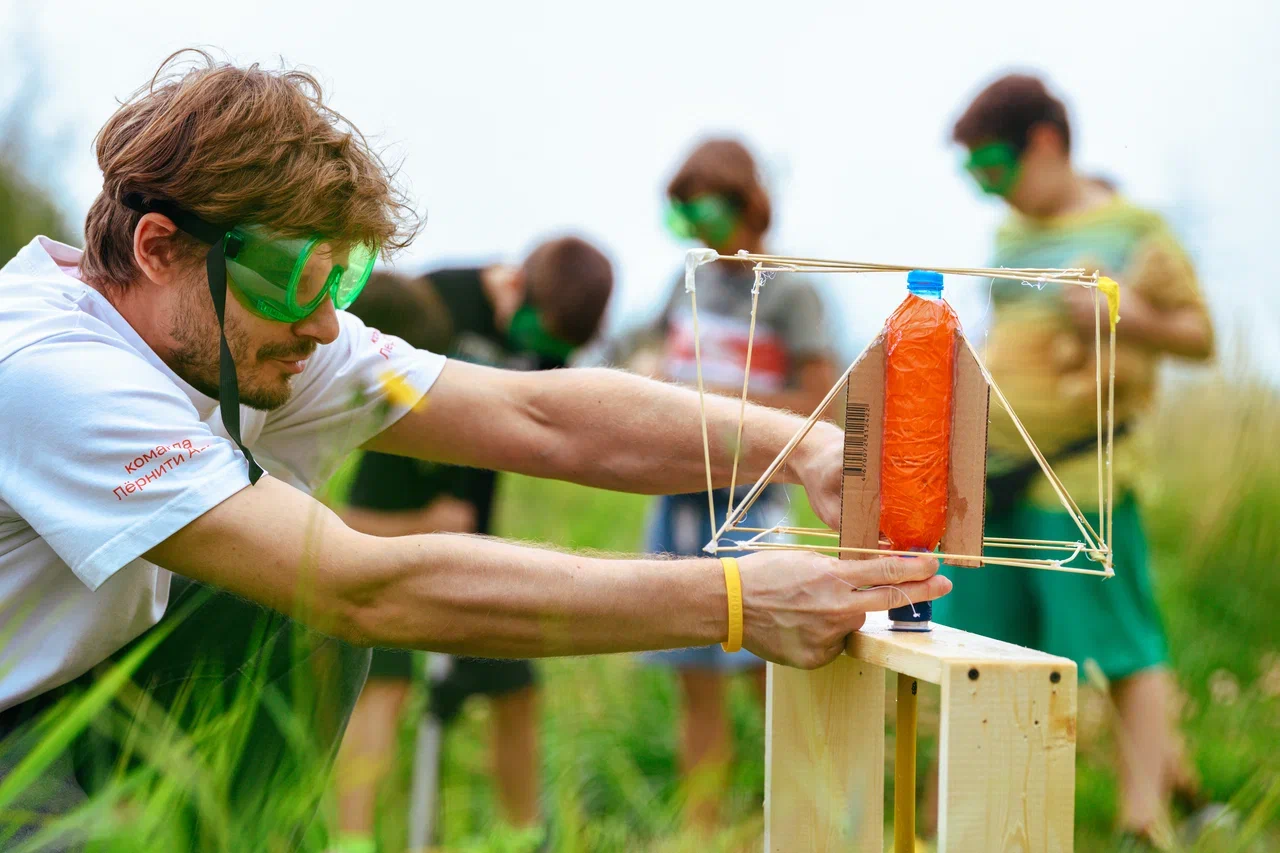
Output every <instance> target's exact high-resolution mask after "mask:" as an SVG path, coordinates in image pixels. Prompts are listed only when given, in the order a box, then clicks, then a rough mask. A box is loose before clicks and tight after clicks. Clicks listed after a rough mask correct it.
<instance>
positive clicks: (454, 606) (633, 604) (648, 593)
mask: <svg viewBox="0 0 1280 853" xmlns="http://www.w3.org/2000/svg"><path fill="white" fill-rule="evenodd" d="M382 544H383V545H384V546H385V547H386V551H385V552H384V557H383V558H382V559H381V560H380V561H379V565H378V566H377V568H374V569H372V570H371V571H369V572H367V573H366V576H365V579H364V581H363V582H362V583H364V584H366V586H365V593H364V596H362V597H364V598H365V600H366V601H367V602H368V603H367V606H365V607H362V608H361V610H360V612H361V613H362V614H363V616H362V618H361V619H360V627H361V630H363V631H365V632H366V633H367V644H369V645H390V646H401V647H405V648H425V649H432V650H437V651H442V652H451V653H459V654H470V655H481V656H491V657H502V658H531V657H545V656H550V655H565V654H574V655H579V654H609V653H616V652H631V651H638V650H641V649H651V648H679V647H685V646H701V645H707V644H709V643H712V642H717V641H720V640H723V639H724V637H725V632H726V630H727V624H728V611H727V606H726V600H725V585H724V574H723V570H722V569H721V567H720V564H719V563H718V561H716V560H712V559H707V560H681V561H679V562H677V561H671V560H666V561H659V560H644V561H642V560H609V559H599V558H593V557H584V556H580V555H576V554H566V553H561V552H557V551H551V550H542V549H538V548H529V547H523V546H518V545H513V544H510V543H505V542H501V541H498V540H492V539H484V538H480V537H475V536H461V535H426V536H414V537H405V538H402V539H398V540H385V541H384V542H383V543H382Z"/></svg>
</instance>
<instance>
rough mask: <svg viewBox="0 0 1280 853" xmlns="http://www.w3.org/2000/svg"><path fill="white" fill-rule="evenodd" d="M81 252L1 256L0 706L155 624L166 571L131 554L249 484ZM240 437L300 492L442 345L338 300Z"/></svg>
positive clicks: (50, 245)
mask: <svg viewBox="0 0 1280 853" xmlns="http://www.w3.org/2000/svg"><path fill="white" fill-rule="evenodd" d="M80 255H81V253H80V251H79V250H77V249H74V248H72V247H70V246H65V245H62V244H60V243H56V242H54V241H52V240H49V239H47V238H44V237H38V238H36V239H35V240H33V241H32V242H31V243H30V244H28V245H27V246H26V247H24V248H23V249H22V251H21V252H19V253H18V255H17V257H15V258H14V259H13V260H12V261H10V262H9V263H8V264H6V265H5V266H4V268H3V269H2V270H0V709H4V708H7V707H10V706H12V705H15V704H17V703H19V702H22V701H23V700H25V699H27V698H29V697H31V696H34V695H37V694H39V693H42V692H44V691H46V690H50V689H52V688H54V687H57V686H58V685H61V684H64V683H66V682H68V681H70V680H71V679H73V678H75V677H76V676H78V675H80V674H82V673H84V672H86V671H88V670H89V669H90V668H91V667H92V666H94V665H95V664H97V663H99V662H100V661H102V660H103V659H105V658H106V657H107V656H108V655H110V654H111V653H112V652H114V651H116V650H117V649H119V648H121V647H122V646H123V645H124V644H125V643H127V642H128V641H130V640H132V639H133V638H134V637H136V636H138V635H139V634H141V633H142V632H143V631H145V630H146V629H147V628H149V627H151V626H152V625H154V624H156V622H157V621H158V620H159V619H160V617H161V616H162V615H163V614H164V610H165V605H166V604H167V602H168V597H169V577H170V576H169V573H168V572H166V571H165V570H163V569H161V568H159V567H157V566H155V565H154V564H152V563H148V562H146V561H144V560H142V559H139V555H141V554H143V553H145V552H147V551H148V550H150V549H151V548H152V547H154V546H155V545H157V544H159V543H160V542H162V541H164V539H165V538H166V537H168V536H170V535H171V534H173V533H174V532H176V531H177V530H179V529H181V528H182V527H184V526H185V525H187V524H188V523H190V522H191V521H192V520H193V519H195V518H197V517H199V516H200V515H202V514H203V513H205V512H206V511H208V510H209V509H211V508H212V507H214V506H216V505H217V504H219V503H220V502H222V501H224V500H226V499H227V498H228V497H230V496H231V495H233V494H235V493H236V492H238V491H239V490H241V489H243V488H247V487H248V485H249V476H248V464H247V462H246V461H245V458H244V455H243V454H242V453H241V452H240V450H239V448H237V447H236V446H235V444H234V442H232V441H231V440H230V438H228V437H227V434H226V432H225V431H224V430H223V427H222V419H221V416H220V414H219V411H218V403H217V401H216V400H213V399H210V398H209V397H206V396H205V395H203V394H201V393H200V392H198V391H196V390H195V389H194V388H192V387H191V386H190V385H188V384H187V383H186V382H184V381H183V380H182V379H180V378H179V377H178V376H177V374H175V373H174V372H173V371H172V370H170V369H169V368H168V367H167V366H166V365H165V364H164V362H162V361H161V360H160V358H159V357H158V356H157V355H156V354H155V353H154V352H152V350H151V349H150V347H148V346H147V344H146V343H145V342H143V340H142V338H140V337H139V336H138V334H137V333H136V332H135V331H134V330H133V328H132V327H131V326H130V325H129V324H128V323H127V322H125V320H124V318H123V317H121V316H120V314H119V313H118V312H117V311H116V310H115V309H114V308H113V307H112V306H111V304H110V303H109V302H108V301H107V300H106V299H105V298H104V297H103V296H102V294H100V293H98V292H97V291H96V290H94V289H93V288H91V287H89V286H88V285H86V284H84V283H83V282H82V281H80V280H79V279H78V278H77V277H76V275H77V269H78V266H79V263H80ZM338 316H339V321H340V327H341V331H340V333H339V335H338V338H337V340H336V341H334V342H333V343H331V344H328V345H326V346H321V347H318V348H317V349H316V351H315V354H314V355H312V357H311V358H310V360H309V361H308V362H307V365H306V368H305V369H304V370H303V372H302V373H301V374H299V375H298V376H297V377H295V378H294V380H293V383H294V391H293V396H292V398H291V399H290V401H289V402H288V403H287V404H285V405H284V406H282V407H281V408H279V409H277V410H275V411H272V412H261V411H257V410H254V409H249V408H245V407H241V411H240V417H241V435H242V436H243V438H244V442H245V446H246V447H248V448H249V449H250V450H252V451H253V454H254V458H255V459H256V460H257V461H258V463H259V464H260V465H261V466H262V467H263V469H264V470H266V471H267V472H268V473H269V474H270V475H271V476H273V477H276V478H278V479H281V480H283V481H285V482H288V483H290V484H291V485H293V486H296V487H297V488H299V489H302V490H304V491H308V492H310V491H311V490H313V489H315V488H317V487H318V486H320V485H322V484H323V483H324V481H325V480H326V479H327V478H328V477H329V476H331V475H332V473H333V471H334V470H335V469H336V468H337V466H338V465H340V464H341V462H342V460H343V458H344V457H345V456H346V455H347V454H348V453H349V452H350V451H351V450H353V449H354V448H356V447H358V446H359V445H361V444H362V443H364V442H365V441H367V440H369V439H370V438H372V437H373V436H375V435H377V434H378V433H379V432H380V431H381V430H382V429H384V428H385V427H387V426H389V425H390V424H391V423H393V422H394V421H395V420H396V419H397V418H399V417H401V416H403V415H404V414H405V413H406V412H407V411H408V408H407V407H406V406H405V403H408V402H410V401H409V400H404V399H400V398H399V396H398V395H397V400H396V401H395V402H393V401H392V400H390V399H388V395H387V393H386V391H385V390H384V389H385V388H386V387H387V384H388V383H387V380H388V378H390V377H394V378H397V379H399V380H400V381H401V382H402V383H403V384H404V386H407V387H408V388H411V389H413V391H414V394H412V395H410V396H411V397H413V398H414V400H413V402H416V399H417V398H420V397H421V395H423V394H425V393H426V392H427V391H428V390H429V389H430V387H431V385H432V384H433V383H434V382H435V380H436V377H438V376H439V375H440V371H441V370H442V369H443V367H444V363H445V359H444V357H443V356H441V355H437V354H435V353H429V352H424V351H421V350H415V349H413V348H412V347H410V346H409V345H408V344H406V343H405V342H404V341H402V340H400V339H399V338H394V337H391V336H388V335H382V334H380V333H379V332H378V331H376V330H374V329H370V328H368V327H366V326H365V325H364V324H363V323H361V322H360V320H359V319H357V318H356V317H354V316H353V315H351V314H348V313H346V312H339V315H338Z"/></svg>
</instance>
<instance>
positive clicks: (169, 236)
mask: <svg viewBox="0 0 1280 853" xmlns="http://www.w3.org/2000/svg"><path fill="white" fill-rule="evenodd" d="M177 237H178V227H177V226H176V225H174V224H173V222H172V221H171V220H170V219H169V217H167V216H163V215H161V214H159V213H148V214H146V215H144V216H143V217H142V218H141V219H140V220H138V225H137V227H136V228H134V229H133V261H134V263H135V264H137V265H138V269H140V270H142V274H143V275H144V276H146V277H147V278H148V279H150V280H151V281H153V282H155V283H156V284H169V283H171V282H173V281H176V280H177V279H178V277H179V275H180V274H181V272H182V270H181V266H180V264H181V261H182V260H183V258H182V253H181V252H180V251H179V249H180V246H179V244H178V240H177V239H176V238H177Z"/></svg>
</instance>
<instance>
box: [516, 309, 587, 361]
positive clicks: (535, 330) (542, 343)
mask: <svg viewBox="0 0 1280 853" xmlns="http://www.w3.org/2000/svg"><path fill="white" fill-rule="evenodd" d="M507 343H508V345H509V346H510V347H511V349H513V350H515V351H517V352H529V353H533V354H535V355H537V356H540V357H542V358H544V359H547V360H549V361H551V362H558V363H564V362H567V361H568V360H569V357H570V356H571V355H573V353H574V350H576V349H577V347H576V346H574V345H573V344H571V343H569V342H568V341H566V340H564V339H563V338H559V337H556V336H555V335H553V334H551V332H549V331H547V327H546V326H544V325H543V324H542V318H541V317H540V316H538V311H537V309H536V308H534V307H533V306H532V305H530V304H528V303H525V304H524V305H521V306H520V308H519V309H518V310H517V311H516V313H515V314H514V315H512V317H511V327H510V328H509V329H508V330H507Z"/></svg>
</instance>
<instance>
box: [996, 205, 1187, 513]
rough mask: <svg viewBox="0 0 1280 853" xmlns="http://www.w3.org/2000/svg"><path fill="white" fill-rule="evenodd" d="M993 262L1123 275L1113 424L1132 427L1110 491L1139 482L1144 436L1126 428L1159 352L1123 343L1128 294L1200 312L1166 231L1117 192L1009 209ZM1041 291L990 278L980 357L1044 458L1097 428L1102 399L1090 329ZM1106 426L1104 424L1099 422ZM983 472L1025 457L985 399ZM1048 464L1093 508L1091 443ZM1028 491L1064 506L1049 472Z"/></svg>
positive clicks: (1146, 396)
mask: <svg viewBox="0 0 1280 853" xmlns="http://www.w3.org/2000/svg"><path fill="white" fill-rule="evenodd" d="M992 265H993V266H997V267H1023V268H1027V267H1031V268H1036V267H1039V268H1054V269H1057V268H1073V267H1083V268H1085V269H1086V270H1088V271H1090V272H1092V271H1093V270H1098V271H1099V272H1101V273H1102V274H1103V275H1106V276H1110V277H1111V278H1113V279H1115V280H1116V281H1117V282H1119V283H1120V293H1121V298H1120V326H1119V334H1118V338H1119V339H1118V341H1117V344H1116V389H1115V394H1116V396H1115V419H1116V424H1117V425H1119V424H1121V423H1129V424H1130V426H1131V432H1130V434H1129V435H1127V436H1125V437H1123V438H1119V437H1118V438H1116V441H1115V448H1114V452H1115V459H1114V478H1115V490H1116V496H1117V497H1119V496H1120V495H1121V493H1122V492H1123V491H1124V490H1125V489H1128V488H1132V487H1133V486H1134V485H1135V484H1136V479H1137V476H1138V474H1139V473H1140V471H1141V467H1142V461H1141V458H1140V451H1139V448H1140V446H1141V445H1140V442H1141V436H1140V435H1136V434H1135V433H1134V431H1133V430H1136V428H1137V419H1138V418H1139V417H1140V416H1141V414H1142V413H1143V412H1144V411H1145V410H1146V409H1147V408H1148V407H1149V406H1150V404H1151V402H1152V399H1153V397H1154V394H1155V390H1156V377H1157V372H1156V370H1157V367H1158V364H1159V360H1160V357H1161V356H1160V354H1159V353H1157V352H1154V351H1152V350H1151V349H1149V348H1147V347H1144V346H1141V345H1138V344H1131V343H1125V342H1124V295H1125V294H1126V293H1138V294H1141V296H1142V297H1143V298H1145V299H1146V300H1147V301H1148V302H1150V303H1151V304H1152V305H1153V306H1154V307H1156V308H1163V309H1166V310H1168V309H1173V308H1182V307H1186V306H1196V307H1198V308H1199V309H1200V310H1201V311H1204V310H1205V306H1204V301H1203V299H1202V297H1201V294H1200V289H1199V285H1198V283H1197V281H1196V274H1195V270H1194V268H1193V266H1192V264H1191V261H1190V259H1189V258H1188V256H1187V254H1186V252H1184V251H1183V249H1182V247H1181V246H1179V244H1178V242H1177V240H1176V239H1175V238H1174V237H1173V235H1172V233H1171V231H1170V229H1169V227H1168V226H1167V224H1166V223H1165V222H1164V220H1163V219H1162V218H1161V217H1160V216H1159V215H1158V214H1156V213H1154V212H1152V211H1148V210H1144V209H1142V208H1139V207H1136V206H1134V205H1133V204H1131V203H1129V202H1128V201H1127V200H1125V199H1123V198H1121V197H1120V196H1113V197H1112V199H1111V201H1109V202H1107V203H1106V204H1103V205H1101V206H1099V207H1096V208H1094V209H1092V210H1089V211H1085V212H1083V213H1077V214H1070V215H1066V216H1061V217H1054V218H1049V219H1030V218H1028V217H1025V216H1021V215H1018V214H1015V215H1013V216H1012V217H1010V219H1009V220H1007V221H1006V222H1005V224H1004V225H1003V226H1002V227H1001V228H1000V230H999V231H998V232H997V235H996V245H995V255H994V258H993V261H992ZM1067 286H1074V285H1047V286H1045V287H1044V288H1043V289H1037V288H1035V287H1031V286H1028V285H1024V284H1022V283H1021V282H1018V281H1007V280H1002V281H996V282H995V283H994V284H993V290H992V306H993V318H992V322H991V328H990V331H989V333H988V336H987V340H986V343H985V346H984V360H985V362H986V364H987V367H988V369H989V370H990V371H991V375H992V377H993V378H994V379H995V380H996V383H997V384H998V385H999V386H1000V388H1001V390H1002V391H1003V392H1004V394H1005V396H1006V397H1007V398H1008V400H1009V403H1010V405H1011V406H1012V407H1013V410H1014V411H1015V412H1017V414H1018V417H1019V419H1020V420H1021V421H1022V423H1023V425H1024V426H1025V427H1026V428H1027V431H1028V433H1030V435H1031V437H1032V438H1033V439H1034V440H1035V442H1036V445H1037V446H1038V447H1039V448H1040V450H1041V451H1042V452H1043V453H1044V454H1045V455H1046V456H1052V455H1053V454H1054V453H1055V451H1057V450H1058V449H1060V448H1062V447H1065V446H1066V445H1068V444H1071V443H1073V442H1075V441H1077V440H1079V439H1081V438H1088V437H1090V436H1094V435H1096V434H1097V433H1096V423H1097V397H1096V390H1095V389H1096V372H1095V365H1096V361H1095V348H1094V334H1093V330H1092V329H1089V330H1087V331H1085V332H1081V331H1080V330H1079V329H1078V328H1077V327H1076V326H1075V324H1073V323H1072V321H1071V319H1070V318H1069V317H1068V315H1067V312H1066V309H1065V304H1064V301H1063V295H1062V289H1063V288H1064V287H1067ZM1102 334H1103V338H1102V358H1103V367H1102V381H1103V395H1104V396H1103V405H1104V407H1105V405H1106V396H1105V395H1106V379H1107V339H1108V338H1107V336H1108V330H1107V322H1106V308H1105V304H1104V306H1103V326H1102ZM1104 427H1105V421H1104ZM989 450H990V454H989V456H990V458H989V462H988V470H989V472H990V473H991V474H998V473H1000V472H1001V471H1002V470H1008V469H1009V468H1011V467H1013V466H1015V465H1018V464H1021V463H1023V462H1025V461H1026V460H1028V459H1030V458H1031V453H1030V451H1029V450H1028V449H1027V447H1026V444H1025V442H1024V441H1023V440H1022V437H1021V436H1020V435H1019V434H1018V432H1017V430H1016V429H1015V428H1014V426H1013V422H1012V421H1011V420H1010V419H1009V417H1008V416H1007V414H1006V413H1005V412H1004V410H1003V408H1002V407H1001V406H999V404H996V403H994V401H993V405H992V407H991V430H990V436H989ZM1053 468H1054V470H1055V471H1056V472H1057V473H1058V475H1059V477H1060V478H1061V479H1062V481H1063V484H1064V485H1065V486H1066V488H1067V491H1068V493H1069V494H1070V495H1071V496H1072V497H1073V498H1074V499H1075V500H1076V502H1077V503H1078V504H1079V505H1080V507H1081V509H1082V510H1084V511H1086V512H1087V511H1088V510H1089V509H1090V508H1094V509H1096V507H1097V501H1098V488H1097V482H1098V464H1097V453H1096V451H1091V452H1086V453H1083V454H1080V455H1079V456H1078V457H1074V458H1072V459H1071V460H1069V461H1064V462H1060V463H1055V464H1054V466H1053ZM1028 498H1029V499H1030V500H1031V501H1032V502H1033V503H1035V504H1037V505H1042V506H1046V507H1060V506H1061V504H1060V502H1059V501H1058V498H1057V496H1056V494H1055V493H1054V491H1053V489H1052V488H1051V487H1050V485H1049V483H1048V481H1047V479H1046V478H1044V477H1042V476H1039V475H1037V477H1036V478H1035V480H1034V484H1033V485H1032V487H1031V489H1030V491H1029V492H1028Z"/></svg>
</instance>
